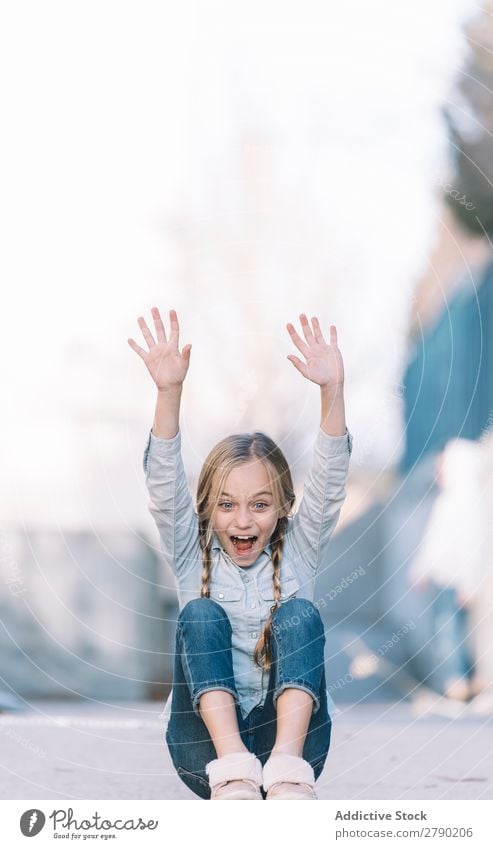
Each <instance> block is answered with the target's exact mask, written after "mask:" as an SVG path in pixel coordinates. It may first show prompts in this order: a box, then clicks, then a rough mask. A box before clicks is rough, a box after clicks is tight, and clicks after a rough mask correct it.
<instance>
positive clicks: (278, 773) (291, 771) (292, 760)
mask: <svg viewBox="0 0 493 849" xmlns="http://www.w3.org/2000/svg"><path fill="white" fill-rule="evenodd" d="M263 772H264V775H263V785H264V790H265V791H266V792H267V791H268V790H270V788H271V787H272V786H273V785H274V784H279V783H280V782H284V781H289V782H293V783H295V784H308V786H309V787H313V786H314V784H315V775H314V772H313V769H312V767H311V766H310V764H309V763H308V761H305V760H303V758H297V757H296V756H295V755H281V754H280V755H271V756H270V758H269V760H268V761H267V763H266V764H265V766H264V771H263Z"/></svg>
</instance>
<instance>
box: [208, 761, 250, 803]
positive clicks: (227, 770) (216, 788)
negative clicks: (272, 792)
mask: <svg viewBox="0 0 493 849" xmlns="http://www.w3.org/2000/svg"><path fill="white" fill-rule="evenodd" d="M205 771H206V773H207V777H208V778H209V784H210V785H211V801H212V800H213V801H216V800H221V799H222V800H236V799H250V800H253V801H256V800H260V801H261V800H262V793H261V792H260V785H261V784H262V764H261V763H260V761H259V760H258V758H256V757H255V755H254V754H252V753H251V752H232V753H231V754H230V755H225V756H224V757H223V758H217V760H215V761H210V762H209V763H208V764H207V765H206V767H205Z"/></svg>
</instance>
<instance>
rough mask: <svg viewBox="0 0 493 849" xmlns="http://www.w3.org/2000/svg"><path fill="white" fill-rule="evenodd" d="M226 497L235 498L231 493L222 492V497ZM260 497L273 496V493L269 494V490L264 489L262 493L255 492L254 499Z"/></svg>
mask: <svg viewBox="0 0 493 849" xmlns="http://www.w3.org/2000/svg"><path fill="white" fill-rule="evenodd" d="M223 495H225V496H226V498H234V495H231V494H230V493H229V492H221V496H223ZM259 495H272V492H268V490H266V489H264V490H262V492H255V493H254V494H253V495H252V498H257V497H258V496H259Z"/></svg>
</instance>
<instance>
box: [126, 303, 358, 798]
mask: <svg viewBox="0 0 493 849" xmlns="http://www.w3.org/2000/svg"><path fill="white" fill-rule="evenodd" d="M169 315H170V335H169V340H168V339H167V337H166V332H165V329H164V325H163V322H162V320H161V317H160V314H159V310H158V309H157V308H156V307H154V308H153V310H152V316H153V320H154V327H155V336H156V338H154V336H153V335H152V333H151V331H150V330H149V328H148V326H147V324H146V322H145V320H144V318H142V317H141V318H139V319H138V323H139V326H140V328H141V330H142V334H143V336H144V339H145V341H146V343H147V345H148V349H149V350H147V351H146V350H144V349H143V348H141V347H140V346H139V345H138V344H137V343H136V342H135V341H134V340H133V339H129V340H128V342H129V345H130V346H131V348H133V350H134V351H136V352H137V353H138V354H139V355H140V357H142V359H143V360H144V362H145V364H146V366H147V369H148V370H149V372H150V375H151V377H152V379H153V380H154V382H155V384H156V387H157V390H158V392H157V403H156V411H155V417H154V423H153V425H152V429H151V432H150V434H149V439H148V443H147V446H146V449H145V453H144V471H145V476H146V484H147V488H148V491H149V496H150V504H149V509H150V512H151V513H152V515H153V517H154V520H155V522H156V525H157V527H158V530H159V533H160V538H161V546H162V551H163V554H164V557H165V558H166V560H167V562H168V563H169V564H170V566H171V568H172V569H173V572H174V574H175V576H176V580H177V589H178V599H179V605H180V614H179V617H178V623H177V630H176V651H175V665H174V676H173V688H172V694H171V696H170V698H169V699H168V705H170V708H169V710H170V714H169V723H168V728H167V732H166V742H167V744H168V748H169V751H170V755H171V759H172V761H173V764H174V766H175V768H176V770H177V773H178V775H179V776H180V778H181V779H182V780H183V781H184V783H185V784H186V785H187V786H188V787H189V788H190V789H191V790H193V791H194V792H195V793H196V794H197V795H198V796H200V797H202V798H203V799H209V798H212V799H262V798H266V799H267V800H280V799H316V798H317V797H316V795H315V791H314V785H315V781H316V779H317V778H318V776H319V775H320V773H321V772H322V769H323V766H324V763H325V759H326V757H327V752H328V749H329V742H330V731H331V718H330V715H329V710H328V694H327V690H326V685H325V672H324V644H325V635H324V628H323V624H322V621H321V618H320V615H319V613H318V610H317V609H316V607H315V605H314V604H313V601H312V599H313V590H314V580H315V575H316V571H317V568H318V566H319V564H320V563H322V564H323V563H325V562H326V561H327V545H328V542H329V538H330V536H331V534H332V532H333V530H334V527H335V525H336V523H337V519H338V517H339V512H340V509H341V506H342V504H343V501H344V499H345V495H346V492H345V484H346V478H347V471H348V464H349V456H350V454H351V449H352V436H351V434H350V433H349V432H348V430H347V428H346V424H345V413H344V395H343V389H344V366H343V362H342V357H341V353H340V351H339V349H338V347H337V331H336V328H335V327H334V326H333V325H332V326H331V328H330V343H329V344H328V343H327V342H326V341H325V339H324V336H323V334H322V330H321V328H320V324H319V322H318V319H317V318H312V323H311V326H310V323H309V321H308V319H307V317H306V315H304V314H303V315H301V316H300V320H301V327H302V331H303V335H304V339H303V338H301V336H300V335H299V334H298V333H297V331H296V330H295V328H294V327H293V325H292V324H288V325H287V329H288V331H289V334H290V336H291V339H292V341H293V343H294V345H295V346H296V347H297V348H298V350H299V351H300V353H301V354H302V355H303V357H304V359H305V362H303V360H301V359H299V358H298V357H296V356H294V355H289V356H288V359H289V360H291V362H292V363H293V365H294V366H295V367H296V368H297V369H298V371H299V372H300V373H301V374H302V375H303V376H304V377H305V378H306V379H307V380H311V381H312V382H313V383H316V384H318V385H319V386H320V398H321V423H320V429H319V431H318V434H317V438H316V442H315V452H314V458H313V461H312V464H311V468H310V471H309V474H308V479H307V481H306V483H305V487H304V492H303V499H302V501H301V504H300V506H299V509H298V511H297V513H296V515H294V516H293V514H292V508H293V505H294V501H295V494H294V491H293V483H292V480H291V474H290V471H289V466H288V463H287V461H286V458H285V457H284V454H283V453H282V451H281V449H280V448H279V447H278V446H277V445H276V444H275V442H273V441H272V439H270V438H269V437H268V436H266V435H265V434H264V433H260V432H256V433H252V434H248V433H241V434H235V435H232V436H229V437H226V438H225V439H222V440H221V441H220V442H219V443H218V444H217V445H216V446H215V447H214V448H213V449H212V450H211V452H210V453H209V455H208V457H207V458H206V460H205V463H204V465H203V467H202V470H201V473H200V476H199V481H198V490H197V512H195V510H194V506H193V502H192V498H191V496H190V493H189V491H188V487H187V483H186V479H185V473H184V470H183V464H182V459H181V451H180V448H181V445H180V430H179V412H180V401H181V393H182V386H183V382H184V380H185V377H186V374H187V372H188V367H189V364H190V351H191V347H192V346H191V345H185V347H184V348H183V350H182V351H181V352H180V349H179V347H178V339H179V326H178V317H177V315H176V312H175V311H174V310H170V314H169Z"/></svg>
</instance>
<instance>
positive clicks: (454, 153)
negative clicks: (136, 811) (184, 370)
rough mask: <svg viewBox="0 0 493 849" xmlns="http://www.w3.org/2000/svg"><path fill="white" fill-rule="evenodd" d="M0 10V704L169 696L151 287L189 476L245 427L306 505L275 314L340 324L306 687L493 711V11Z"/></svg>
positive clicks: (292, 375) (303, 459)
mask: <svg viewBox="0 0 493 849" xmlns="http://www.w3.org/2000/svg"><path fill="white" fill-rule="evenodd" d="M328 8H329V12H328V13H327V9H328ZM1 16H2V25H1V26H0V45H1V49H0V65H1V71H2V73H1V77H2V79H3V86H2V91H1V108H2V114H3V116H4V120H5V122H6V126H7V127H8V133H6V134H5V135H4V137H3V139H2V142H1V145H2V148H3V156H2V158H1V159H2V164H1V166H0V167H1V169H2V187H3V188H2V202H1V216H2V221H1V226H2V234H3V248H2V255H1V259H0V262H1V265H2V278H3V287H2V291H3V304H4V305H3V309H2V332H1V334H0V345H1V346H2V353H1V357H0V370H1V385H2V390H3V391H2V397H3V399H4V402H3V411H2V440H1V447H0V452H1V469H2V473H1V476H0V498H1V516H0V569H1V572H0V708H1V709H3V710H9V709H16V708H22V707H26V706H28V705H29V703H30V700H31V699H36V698H55V697H56V698H57V699H66V700H75V699H83V700H87V701H97V702H99V703H104V704H112V703H113V702H115V701H116V700H133V701H138V700H154V699H156V700H160V699H164V697H165V696H166V694H167V693H168V692H169V688H170V677H171V661H172V652H173V645H174V643H173V637H174V627H175V620H176V613H177V607H176V598H175V592H174V583H173V578H172V576H171V575H170V574H168V573H167V572H166V571H165V569H164V567H163V564H162V561H161V558H160V553H159V540H158V536H157V531H156V529H155V527H154V524H153V522H152V518H151V516H150V514H149V513H148V510H147V492H146V489H145V483H144V475H143V468H142V455H143V451H144V447H145V443H146V440H147V436H148V432H149V429H150V427H151V424H152V416H153V408H154V400H155V397H154V395H155V393H154V386H153V384H152V381H151V379H150V377H149V375H148V374H147V371H146V369H145V367H144V365H143V363H142V362H141V361H140V360H139V358H138V357H137V356H136V355H135V354H134V352H133V351H131V349H130V348H129V347H128V345H127V338H128V337H129V336H133V337H134V338H136V339H138V341H140V336H139V331H138V327H137V322H136V319H137V316H139V315H145V316H146V318H147V320H148V321H150V308H151V306H153V305H154V304H156V305H158V306H159V307H160V309H161V311H162V314H163V316H165V317H166V318H165V321H166V323H167V311H168V310H169V308H170V307H173V308H175V309H176V310H177V311H178V315H179V318H180V323H181V345H184V344H186V343H187V342H192V343H193V351H192V361H191V367H190V372H189V376H188V378H187V383H186V386H185V390H184V396H183V412H182V421H181V429H182V434H183V452H184V460H185V466H186V469H187V473H188V475H189V481H190V486H191V488H192V490H193V491H194V490H195V485H196V480H197V476H198V473H199V470H200V467H201V463H202V461H203V460H204V458H205V456H206V454H207V452H208V450H209V449H210V448H211V447H212V445H213V444H215V442H217V441H218V440H219V439H220V438H221V437H222V436H224V435H226V434H228V433H231V432H234V431H239V430H248V429H261V430H265V431H266V432H268V433H269V434H270V435H271V436H272V437H273V438H274V439H275V440H276V441H277V442H278V443H279V444H280V445H281V447H282V448H283V450H284V452H285V453H286V455H287V457H288V460H289V461H290V464H291V468H292V471H293V475H294V479H295V482H296V487H297V493H298V498H299V497H301V492H302V486H303V479H304V474H305V472H306V469H307V465H308V463H309V461H310V457H311V451H312V446H313V442H314V439H315V436H316V432H317V429H318V421H319V419H318V415H319V410H318V403H319V402H318V394H317V391H316V387H314V386H313V385H312V384H309V383H308V382H307V381H304V380H303V379H302V378H301V376H300V375H299V374H298V373H297V372H296V370H295V369H293V368H292V366H291V365H290V364H289V363H288V362H287V360H286V355H287V354H288V353H290V352H291V347H290V341H289V337H288V334H287V332H286V330H285V324H286V322H287V321H295V322H296V320H297V317H298V315H299V313H300V312H301V311H306V312H307V313H308V314H309V315H313V314H316V315H318V316H319V317H320V319H321V322H322V323H323V325H324V326H325V327H326V328H328V326H329V324H331V323H334V324H336V325H337V328H338V333H339V343H340V348H341V350H342V353H343V356H344V361H345V366H346V404H347V407H346V409H347V421H348V426H349V428H350V430H351V432H352V433H353V436H354V452H353V455H352V460H351V469H350V479H349V482H348V497H347V501H346V504H345V506H344V509H343V513H342V515H341V519H340V522H339V526H338V529H337V533H336V535H335V536H334V538H333V545H332V559H331V562H328V563H327V564H324V567H323V569H322V570H321V573H320V576H319V579H318V589H317V592H318V596H317V599H318V602H319V606H320V611H321V613H322V615H323V618H324V621H325V625H326V629H327V671H328V685H329V690H330V692H331V695H332V697H333V699H334V701H335V702H336V705H340V704H344V703H348V702H353V703H354V702H361V701H363V702H367V701H386V700H391V701H394V702H399V701H401V700H405V701H407V702H410V703H411V704H412V705H413V706H414V709H415V710H416V711H417V712H419V711H420V710H421V709H426V706H427V705H429V704H433V706H434V709H437V710H439V711H442V712H445V713H447V711H448V712H452V713H453V711H454V710H455V709H456V706H457V705H458V704H460V705H462V706H463V705H467V707H468V710H470V711H472V712H476V713H479V714H483V713H484V714H488V713H489V712H491V711H493V702H492V697H491V691H492V686H493V654H492V651H493V650H492V648H491V646H492V645H493V640H492V637H493V621H492V618H493V614H492V612H491V610H492V609H493V604H492V600H493V578H492V566H493V560H492V558H493V555H492V553H491V552H492V551H493V544H492V543H493V539H492V538H491V537H492V535H493V532H492V530H491V528H490V524H491V523H490V522H489V521H488V519H489V516H491V513H492V509H493V435H492V434H491V428H492V425H493V381H492V358H493V346H492V341H491V340H492V338H493V337H492V329H493V263H492V246H491V235H492V231H493V135H492V131H493V99H492V89H493V4H492V3H491V2H486V3H477V2H472V0H467V2H466V0H460V2H459V0H435V2H434V3H432V4H430V3H429V2H427V3H425V2H424V0H417V2H415V3H413V4H404V3H401V4H389V3H384V2H378V0H374V1H373V2H371V3H368V2H367V1H366V0H355V2H353V3H351V4H342V3H337V2H333V3H330V4H329V7H328V4H327V3H322V2H305V3H303V4H300V3H296V2H293V3H290V2H288V3H283V4H282V7H280V5H278V4H275V3H273V4H265V3H260V2H255V0H253V2H250V3H248V4H231V3H226V2H209V3H207V4H201V3H198V2H195V3H194V2H190V0H186V2H183V3H180V4H171V3H153V2H143V3H139V7H138V10H137V6H136V5H132V4H120V5H118V6H117V7H116V6H115V5H114V4H111V3H104V2H103V3H101V2H91V1H90V0H88V2H86V3H84V4H83V5H76V4H67V3H65V2H52V0H50V2H47V3H43V4H35V3H33V2H25V3H22V4H10V7H4V8H3V10H2V13H1ZM437 706H438V707H437Z"/></svg>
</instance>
